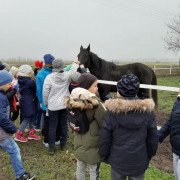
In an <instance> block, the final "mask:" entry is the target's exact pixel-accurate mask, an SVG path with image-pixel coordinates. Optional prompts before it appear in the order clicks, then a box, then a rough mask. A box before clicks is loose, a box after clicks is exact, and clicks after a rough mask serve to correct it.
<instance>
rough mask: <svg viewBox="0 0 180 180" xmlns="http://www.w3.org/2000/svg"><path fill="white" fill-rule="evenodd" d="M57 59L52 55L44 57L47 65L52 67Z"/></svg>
mask: <svg viewBox="0 0 180 180" xmlns="http://www.w3.org/2000/svg"><path fill="white" fill-rule="evenodd" d="M54 59H55V58H54V57H53V56H52V55H51V54H46V55H44V62H45V64H49V65H52V62H53V60H54Z"/></svg>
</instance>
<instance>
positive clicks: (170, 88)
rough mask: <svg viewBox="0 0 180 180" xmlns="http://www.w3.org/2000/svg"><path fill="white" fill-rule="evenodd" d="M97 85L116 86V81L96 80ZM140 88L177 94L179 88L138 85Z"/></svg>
mask: <svg viewBox="0 0 180 180" xmlns="http://www.w3.org/2000/svg"><path fill="white" fill-rule="evenodd" d="M98 83H101V84H108V85H117V82H116V81H105V80H98ZM140 88H143V89H156V90H163V91H173V92H179V88H178V87H169V86H158V85H149V84H140Z"/></svg>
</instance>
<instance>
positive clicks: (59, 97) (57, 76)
mask: <svg viewBox="0 0 180 180" xmlns="http://www.w3.org/2000/svg"><path fill="white" fill-rule="evenodd" d="M79 63H80V62H79V61H77V60H74V63H73V64H72V67H71V69H70V70H69V71H65V70H64V62H63V61H62V60H60V59H55V60H54V61H53V62H52V65H53V72H52V74H49V75H48V76H47V77H46V79H45V81H44V85H43V100H44V104H45V106H46V107H48V111H49V136H48V138H49V155H53V154H54V152H55V139H56V133H57V132H59V133H58V134H60V142H61V145H60V147H61V150H63V151H65V150H66V141H67V111H66V107H65V105H64V99H65V97H66V96H68V95H69V89H68V87H69V85H70V83H71V81H73V82H77V80H78V77H79V73H77V68H78V67H79ZM75 79H76V80H75Z"/></svg>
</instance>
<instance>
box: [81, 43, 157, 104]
mask: <svg viewBox="0 0 180 180" xmlns="http://www.w3.org/2000/svg"><path fill="white" fill-rule="evenodd" d="M78 60H79V61H80V64H83V65H84V67H85V68H88V69H89V71H90V73H91V74H93V75H94V76H96V77H97V79H99V80H107V81H116V82H117V81H119V80H120V79H121V77H122V76H123V75H127V74H134V75H136V76H137V77H138V78H139V81H140V83H141V84H153V85H157V78H156V75H155V73H154V71H153V70H152V69H151V68H150V67H148V66H146V65H145V64H142V63H131V64H127V65H115V64H114V63H112V62H107V61H105V60H104V59H101V58H100V57H98V56H97V55H96V54H94V53H93V52H91V51H90V44H89V46H88V47H87V48H83V46H81V47H80V52H79V54H78ZM98 91H99V96H100V98H101V100H102V101H105V99H106V98H105V97H106V95H108V94H109V93H110V92H117V89H116V86H114V85H107V84H100V83H99V84H98ZM151 92H152V98H153V100H154V102H155V104H156V106H157V104H158V100H157V90H151ZM137 96H138V97H139V98H141V99H143V98H149V97H150V96H149V89H142V88H140V89H139V92H138V94H137Z"/></svg>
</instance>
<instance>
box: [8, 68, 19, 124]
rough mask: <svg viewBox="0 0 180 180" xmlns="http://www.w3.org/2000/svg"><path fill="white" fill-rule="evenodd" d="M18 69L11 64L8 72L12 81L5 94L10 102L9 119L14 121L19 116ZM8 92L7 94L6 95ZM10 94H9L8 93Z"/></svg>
mask: <svg viewBox="0 0 180 180" xmlns="http://www.w3.org/2000/svg"><path fill="white" fill-rule="evenodd" d="M18 71H19V69H18V68H16V67H14V66H12V67H11V69H10V71H9V73H10V74H11V76H12V78H13V81H12V86H11V89H10V90H8V91H7V93H6V96H7V98H8V100H9V104H10V119H11V120H12V121H13V122H14V121H15V120H16V119H17V118H18V116H19V99H20V92H19V88H18V80H17V78H18ZM8 92H9V95H8ZM10 94H11V95H10Z"/></svg>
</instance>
